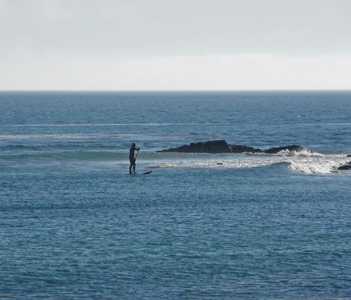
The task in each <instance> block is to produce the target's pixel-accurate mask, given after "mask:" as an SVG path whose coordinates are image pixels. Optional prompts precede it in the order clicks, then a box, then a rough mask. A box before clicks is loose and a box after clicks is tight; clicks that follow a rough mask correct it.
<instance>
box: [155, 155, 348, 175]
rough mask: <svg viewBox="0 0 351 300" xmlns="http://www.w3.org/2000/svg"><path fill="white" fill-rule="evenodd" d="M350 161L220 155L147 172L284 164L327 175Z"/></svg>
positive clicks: (173, 162) (169, 162) (174, 162)
mask: <svg viewBox="0 0 351 300" xmlns="http://www.w3.org/2000/svg"><path fill="white" fill-rule="evenodd" d="M349 161H350V158H347V157H346V155H336V154H332V155H324V154H321V153H315V152H311V151H309V150H306V151H301V152H294V151H293V152H290V151H281V152H280V153H279V154H276V155H262V154H259V155H222V156H214V157H202V156H200V157H198V158H185V159H176V160H172V159H171V160H162V161H154V162H153V163H151V164H148V167H149V168H227V169H242V168H256V167H264V166H269V165H275V164H287V165H289V168H290V169H291V170H293V171H296V172H299V173H304V174H330V173H335V172H337V168H338V167H340V166H342V165H344V164H346V163H347V162H349Z"/></svg>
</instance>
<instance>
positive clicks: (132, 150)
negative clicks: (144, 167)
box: [129, 143, 140, 174]
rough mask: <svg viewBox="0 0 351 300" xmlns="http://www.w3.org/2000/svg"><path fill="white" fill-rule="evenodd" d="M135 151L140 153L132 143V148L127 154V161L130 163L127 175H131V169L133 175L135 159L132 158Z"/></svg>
mask: <svg viewBox="0 0 351 300" xmlns="http://www.w3.org/2000/svg"><path fill="white" fill-rule="evenodd" d="M135 150H136V151H140V148H137V147H136V144H135V143H133V144H132V148H130V152H129V161H130V166H129V174H132V167H133V169H134V174H135V161H136V158H135V156H134V153H135Z"/></svg>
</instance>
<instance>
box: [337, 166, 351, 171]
mask: <svg viewBox="0 0 351 300" xmlns="http://www.w3.org/2000/svg"><path fill="white" fill-rule="evenodd" d="M338 170H341V171H348V170H351V165H344V166H341V167H339V168H338Z"/></svg>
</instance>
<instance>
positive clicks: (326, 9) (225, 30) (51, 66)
mask: <svg viewBox="0 0 351 300" xmlns="http://www.w3.org/2000/svg"><path fill="white" fill-rule="evenodd" d="M350 16H351V0H303V1H302V0H216V1H212V0H176V1H170V0H163V1H160V0H139V1H137V0H127V1H124V0H121V1H120V0H115V1H112V0H110V1H109V0H96V1H94V0H0V28H1V30H0V90H272V89H351V17H350Z"/></svg>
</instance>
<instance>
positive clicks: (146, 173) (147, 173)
mask: <svg viewBox="0 0 351 300" xmlns="http://www.w3.org/2000/svg"><path fill="white" fill-rule="evenodd" d="M151 173H152V171H149V172H145V173H141V174H143V175H149V174H151ZM138 174H139V173H131V174H130V175H138Z"/></svg>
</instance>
